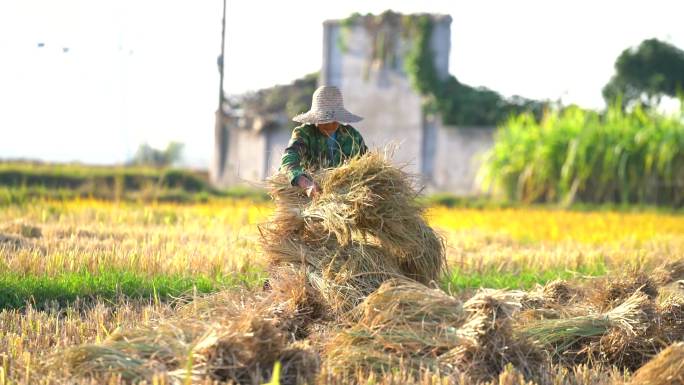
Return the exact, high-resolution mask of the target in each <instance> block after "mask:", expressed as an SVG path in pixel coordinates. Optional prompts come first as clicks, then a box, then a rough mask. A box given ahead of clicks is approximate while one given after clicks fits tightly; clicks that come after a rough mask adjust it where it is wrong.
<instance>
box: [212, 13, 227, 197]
mask: <svg viewBox="0 0 684 385" xmlns="http://www.w3.org/2000/svg"><path fill="white" fill-rule="evenodd" d="M226 2H227V0H223V17H222V19H221V56H219V58H218V67H219V68H218V69H219V103H218V109H217V110H216V122H215V126H214V151H215V154H214V161H215V162H216V164H214V170H213V173H214V175H213V179H214V183H219V182H221V179H223V173H224V171H225V163H226V158H227V155H228V132H227V130H226V128H225V125H224V119H223V103H224V102H225V96H224V94H223V71H224V67H225V66H224V63H225V59H224V58H225V56H224V54H225V45H226Z"/></svg>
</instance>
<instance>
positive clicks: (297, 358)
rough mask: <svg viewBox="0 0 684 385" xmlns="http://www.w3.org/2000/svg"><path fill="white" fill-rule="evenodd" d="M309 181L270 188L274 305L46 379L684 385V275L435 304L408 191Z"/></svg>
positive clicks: (384, 164) (183, 311) (481, 294)
mask: <svg viewBox="0 0 684 385" xmlns="http://www.w3.org/2000/svg"><path fill="white" fill-rule="evenodd" d="M314 177H315V179H316V181H317V182H318V183H319V185H320V186H321V189H322V193H321V195H320V196H319V197H317V198H316V199H314V200H311V199H309V198H307V197H306V196H305V194H304V193H303V191H301V190H300V189H297V188H293V187H292V186H290V185H289V182H288V181H287V180H286V179H285V178H284V177H283V176H277V177H276V178H274V179H273V181H272V194H273V197H274V199H275V201H276V211H275V214H274V217H273V218H272V220H271V221H270V222H269V223H268V224H266V225H264V226H262V227H261V232H262V239H263V244H262V246H263V250H264V253H265V254H266V256H267V257H268V259H269V261H270V264H271V266H270V271H269V273H270V275H269V281H268V283H267V285H266V290H264V291H263V292H256V293H255V292H243V291H226V292H222V293H218V294H215V295H211V296H207V297H202V298H196V299H194V300H193V301H190V302H187V303H180V304H178V305H177V306H176V307H175V309H176V312H175V314H174V315H173V316H172V317H165V318H161V319H159V320H156V321H155V320H152V321H151V322H150V323H149V324H146V325H141V326H140V327H139V328H135V329H131V330H119V331H115V332H113V333H111V334H110V336H109V337H108V338H107V339H106V340H105V341H102V342H100V343H97V344H91V345H83V346H80V347H76V348H72V349H69V350H67V351H66V352H65V354H64V355H62V356H60V357H55V359H54V361H53V365H55V366H59V367H63V366H66V369H65V370H66V372H67V373H68V374H70V375H75V376H76V375H78V376H85V377H87V378H92V379H96V380H99V379H103V380H104V379H105V378H107V374H108V373H109V374H111V373H112V372H113V373H118V374H119V375H120V376H121V378H122V379H123V380H124V382H128V383H137V382H139V381H147V383H152V382H154V381H155V378H157V376H159V375H161V376H162V378H164V379H165V381H167V382H164V383H203V381H204V382H206V380H207V379H209V380H211V381H219V382H222V383H234V384H250V385H251V384H262V383H266V382H269V381H270V380H271V377H272V376H273V375H274V373H278V375H277V377H278V381H277V382H272V383H279V384H281V385H286V384H314V383H319V384H376V383H377V384H447V383H448V384H459V385H476V384H478V385H485V384H487V385H489V384H491V385H504V384H505V385H518V384H519V385H565V384H567V385H570V384H573V385H599V384H605V385H608V384H626V383H630V384H652V385H671V384H672V385H674V384H684V382H683V380H682V370H683V368H682V360H683V359H684V346H683V345H682V342H681V341H683V340H684V297H682V295H681V293H678V292H677V291H676V290H670V289H669V288H670V287H671V285H672V284H673V283H676V282H677V281H678V280H680V279H684V263H682V262H678V263H672V264H667V265H663V266H661V267H659V268H658V269H656V270H654V271H652V272H651V274H648V275H647V274H645V273H644V272H643V271H633V272H629V273H626V274H624V275H620V276H614V277H608V278H605V279H602V280H598V281H594V282H591V283H587V282H567V281H562V280H556V281H552V282H549V283H547V284H546V285H543V286H538V287H537V288H535V289H533V290H531V291H520V290H492V289H480V290H479V291H477V292H476V293H474V294H473V295H472V296H470V297H469V298H465V296H464V297H463V298H459V297H455V296H453V295H452V294H450V293H447V292H445V291H443V290H442V289H440V288H439V285H438V283H439V279H440V278H441V277H442V276H443V274H444V273H445V257H444V245H443V242H442V240H441V238H440V237H439V236H438V235H437V234H436V233H435V232H434V231H433V230H432V229H431V228H430V227H429V226H427V224H426V222H425V220H424V218H423V214H424V213H423V209H422V208H421V207H420V206H419V205H418V204H417V203H416V200H415V198H416V196H417V190H416V188H415V186H414V183H413V181H412V179H411V177H410V176H409V175H407V174H406V173H404V172H402V171H401V170H400V169H397V168H395V167H393V166H391V165H390V164H389V162H388V161H387V160H386V159H385V158H384V156H382V155H381V154H378V153H370V154H367V155H365V156H363V157H361V158H357V159H353V160H351V161H349V162H348V163H346V164H344V165H343V166H342V167H340V168H337V169H334V170H324V171H322V172H320V173H319V174H316V175H314ZM276 364H278V365H280V371H279V372H277V371H276V370H275V369H274V367H276ZM632 374H633V376H632ZM632 377H633V378H632Z"/></svg>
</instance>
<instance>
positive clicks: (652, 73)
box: [603, 39, 684, 107]
mask: <svg viewBox="0 0 684 385" xmlns="http://www.w3.org/2000/svg"><path fill="white" fill-rule="evenodd" d="M683 86H684V51H682V50H681V49H679V48H677V47H675V46H674V45H672V44H669V43H665V42H662V41H660V40H658V39H648V40H644V41H643V42H641V44H639V46H638V47H637V48H636V49H635V48H628V49H626V50H624V51H623V52H622V54H620V56H619V57H618V58H617V60H616V61H615V75H613V77H612V78H611V79H610V81H609V82H608V84H606V86H605V87H603V97H604V99H605V100H606V102H607V103H613V102H614V101H615V100H617V99H618V98H621V99H622V105H623V107H626V106H628V105H631V104H634V103H635V102H641V103H642V104H644V105H646V106H651V107H652V106H656V105H657V104H658V103H660V99H661V98H662V96H664V95H667V96H671V97H675V96H677V94H678V93H680V92H681V90H682V87H683Z"/></svg>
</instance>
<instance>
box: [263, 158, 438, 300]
mask: <svg viewBox="0 0 684 385" xmlns="http://www.w3.org/2000/svg"><path fill="white" fill-rule="evenodd" d="M313 177H314V179H315V180H316V182H317V183H318V184H319V186H320V187H321V190H322V192H321V194H320V195H319V196H318V197H317V198H316V199H314V200H309V199H308V198H306V196H305V195H304V194H303V191H302V190H301V189H299V188H297V187H292V186H290V184H289V181H288V180H287V178H285V177H284V176H283V175H276V176H275V177H273V178H272V179H271V180H270V184H271V195H272V196H273V197H274V199H275V202H276V212H275V214H274V217H273V218H272V220H271V221H270V222H269V223H268V224H266V225H264V226H262V227H261V232H262V247H263V249H264V251H265V253H266V255H267V258H268V259H269V262H270V264H271V265H272V266H279V265H283V264H286V265H290V266H293V267H295V268H296V266H297V265H299V266H304V267H305V268H306V271H307V275H308V277H309V279H310V284H311V286H312V287H314V288H315V289H317V290H319V291H320V293H321V297H322V298H323V299H324V300H325V301H326V302H327V303H328V305H329V307H330V308H331V309H332V311H333V312H335V313H336V314H344V313H346V312H348V311H350V310H351V309H352V308H354V307H355V306H356V305H358V304H359V303H360V302H361V301H362V300H363V299H364V298H365V297H366V296H367V295H368V294H370V293H371V292H373V291H374V290H375V289H377V288H378V287H379V286H380V285H381V284H382V283H383V282H384V281H386V280H387V279H390V278H394V277H402V276H406V277H409V278H411V279H414V280H416V281H419V282H423V283H429V282H431V281H434V280H437V279H439V277H440V276H441V274H442V273H443V272H444V270H445V264H446V263H445V256H444V243H443V240H442V238H441V237H440V236H439V235H438V234H437V233H436V232H435V231H434V230H433V229H431V228H430V227H429V226H428V225H427V224H426V223H425V220H424V219H423V208H422V207H421V206H420V205H419V204H418V203H417V202H416V197H417V195H418V192H417V189H416V188H415V183H414V179H413V177H411V176H410V175H408V174H406V173H405V172H403V171H402V170H401V169H399V168H397V167H394V166H392V165H391V164H390V162H389V161H388V160H387V159H386V158H385V156H384V155H383V154H381V153H379V152H370V153H367V154H366V155H364V156H362V157H358V158H353V159H351V160H349V161H348V162H346V163H345V164H343V165H342V166H340V167H338V168H334V169H327V170H322V171H320V172H319V173H317V174H315V175H314V176H313Z"/></svg>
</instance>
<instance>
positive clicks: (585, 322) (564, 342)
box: [519, 291, 653, 364]
mask: <svg viewBox="0 0 684 385" xmlns="http://www.w3.org/2000/svg"><path fill="white" fill-rule="evenodd" d="M652 306H653V304H652V300H651V299H649V298H648V296H647V295H646V294H644V293H642V292H640V291H637V292H635V293H634V294H633V295H632V296H630V297H629V298H627V300H625V301H624V302H623V303H622V304H620V305H619V306H617V307H615V308H613V309H612V310H610V311H607V312H604V313H597V314H588V315H584V316H578V317H572V318H563V319H548V320H541V321H536V322H533V323H531V324H528V325H523V326H521V327H520V328H519V329H520V331H521V332H522V333H523V334H524V335H526V336H528V337H529V338H531V339H533V340H534V341H536V342H538V343H540V344H542V345H543V346H546V347H547V349H549V350H550V352H551V353H552V356H553V357H554V358H556V359H558V360H559V361H560V362H561V363H565V364H574V363H579V362H585V361H591V360H593V359H597V357H594V355H595V354H600V353H601V350H602V349H603V348H602V346H601V344H600V343H599V342H600V341H601V338H602V337H603V336H605V335H607V334H608V333H609V332H611V331H614V332H615V333H619V334H616V336H620V337H619V338H617V339H615V340H613V342H614V344H613V345H607V347H610V349H609V351H606V352H604V353H606V354H604V359H607V358H608V357H607V356H612V357H613V358H615V357H617V356H618V355H620V354H621V353H624V352H625V350H624V349H626V348H627V347H629V346H631V345H630V344H631V343H632V342H633V341H634V340H632V339H635V338H641V337H643V336H644V335H645V334H646V333H647V331H648V327H649V322H650V319H649V317H653V311H652V309H653V308H652ZM614 338H615V337H614ZM620 338H622V340H621V341H620ZM609 341H610V340H605V341H604V342H609ZM625 342H629V343H626V344H625ZM610 350H612V352H610Z"/></svg>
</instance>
